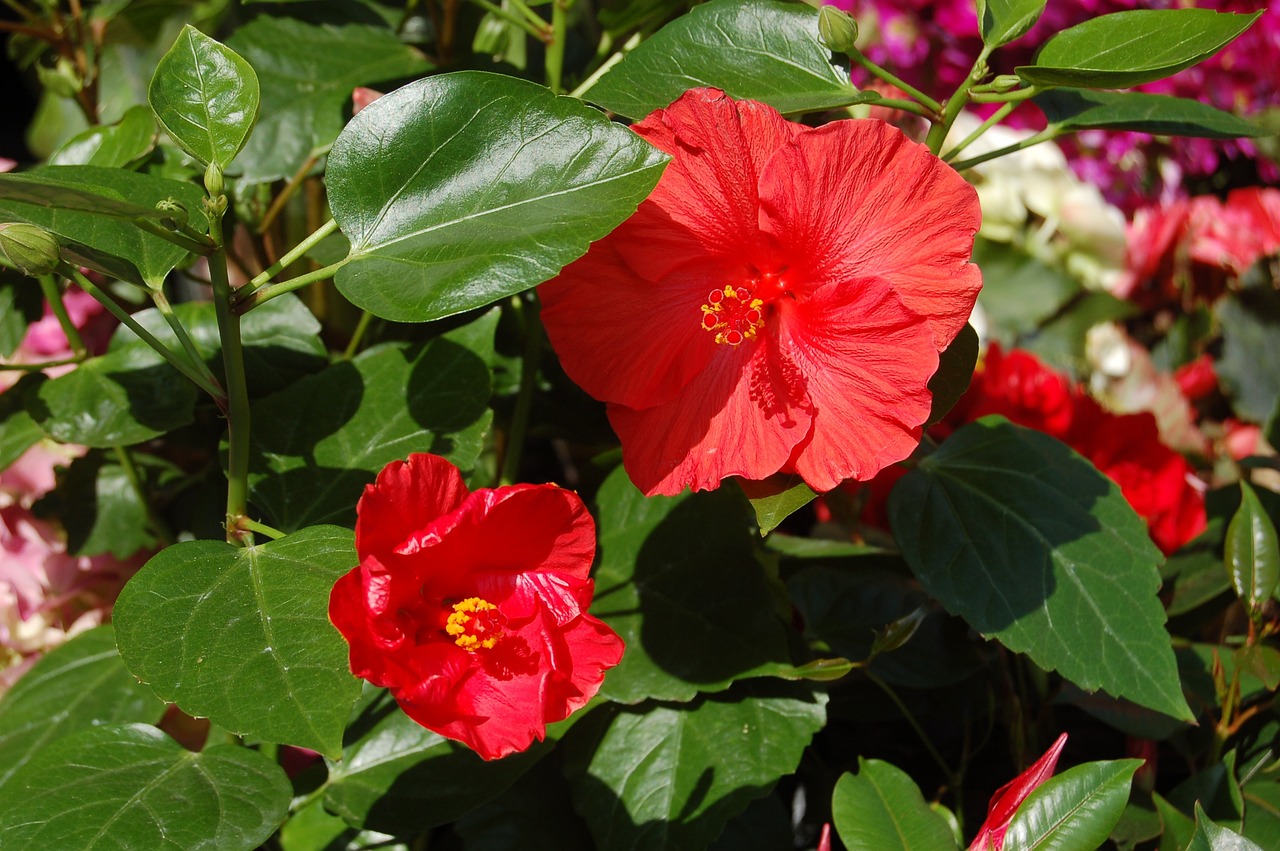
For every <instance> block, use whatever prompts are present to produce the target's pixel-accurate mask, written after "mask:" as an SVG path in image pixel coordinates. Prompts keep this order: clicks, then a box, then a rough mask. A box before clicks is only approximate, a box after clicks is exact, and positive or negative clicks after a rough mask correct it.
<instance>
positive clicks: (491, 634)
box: [444, 597, 506, 653]
mask: <svg viewBox="0 0 1280 851" xmlns="http://www.w3.org/2000/svg"><path fill="white" fill-rule="evenodd" d="M505 624H506V618H504V617H503V616H502V612H500V611H498V607H497V606H495V605H494V604H493V603H490V602H489V601H488V600H485V599H482V598H480V597H468V598H467V599H465V600H463V601H461V602H459V603H454V604H453V614H451V615H449V618H448V620H446V621H445V626H444V631H445V632H447V633H448V634H449V635H451V636H453V643H454V644H456V645H458V646H459V647H461V648H462V649H463V650H466V651H467V652H469V653H474V652H476V651H477V650H480V649H484V650H492V649H493V648H494V646H495V645H496V644H497V643H498V639H499V638H501V637H502V631H503V626H504V625H505Z"/></svg>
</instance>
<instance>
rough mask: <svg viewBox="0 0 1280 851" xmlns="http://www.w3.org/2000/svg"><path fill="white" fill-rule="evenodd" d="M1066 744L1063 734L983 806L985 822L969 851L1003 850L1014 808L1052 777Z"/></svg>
mask: <svg viewBox="0 0 1280 851" xmlns="http://www.w3.org/2000/svg"><path fill="white" fill-rule="evenodd" d="M1066 744H1067V734H1066V733H1063V734H1062V735H1061V736H1059V737H1058V740H1057V741H1056V742H1054V743H1053V745H1052V746H1050V748H1049V750H1047V751H1045V752H1044V756H1042V757H1040V758H1039V759H1038V760H1036V761H1035V763H1033V764H1032V766H1031V767H1030V768H1028V769H1027V770H1026V771H1024V772H1022V773H1021V774H1019V775H1018V776H1017V777H1015V778H1013V779H1012V780H1010V781H1009V782H1008V783H1006V784H1004V785H1003V786H1001V787H1000V788H999V789H997V790H996V793H995V794H994V795H992V796H991V803H990V804H989V805H988V806H987V820H986V821H984V822H983V823H982V827H980V828H978V835H977V836H975V837H974V838H973V842H972V843H970V845H969V851H1000V849H1001V848H1003V847H1004V834H1005V831H1007V830H1008V829H1009V822H1011V821H1013V816H1014V814H1015V813H1017V812H1018V807H1020V806H1022V802H1023V801H1025V800H1026V799H1027V796H1028V795H1030V794H1031V793H1032V792H1034V791H1035V790H1036V787H1037V786H1039V785H1040V784H1041V783H1043V782H1044V781H1046V780H1048V779H1049V778H1050V777H1052V776H1053V770H1054V768H1056V767H1057V765H1058V757H1059V756H1060V755H1061V754H1062V749H1063V747H1065V746H1066Z"/></svg>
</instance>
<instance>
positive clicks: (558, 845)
mask: <svg viewBox="0 0 1280 851" xmlns="http://www.w3.org/2000/svg"><path fill="white" fill-rule="evenodd" d="M454 830H456V831H457V833H458V834H459V835H460V836H461V837H462V838H463V839H464V840H466V848H467V851H510V849H512V848H519V849H520V851H594V849H595V844H594V843H593V842H592V841H591V833H590V832H589V831H588V830H587V825H586V823H585V822H584V821H583V820H582V819H580V818H578V817H577V815H576V814H575V813H574V812H573V804H572V802H571V800H570V798H569V784H568V783H567V782H566V780H565V778H564V775H563V774H561V772H560V768H559V765H558V763H557V761H556V760H550V759H544V760H542V761H541V762H539V763H538V764H537V765H535V766H534V767H533V768H532V769H530V770H529V771H527V772H526V773H525V774H524V775H523V776H521V777H520V779H519V780H517V781H516V782H515V783H514V784H513V785H512V787H511V788H510V789H508V790H507V791H506V792H504V793H503V794H501V795H499V796H497V797H495V798H494V799H493V800H491V801H489V802H488V803H486V804H484V805H483V806H481V807H479V808H478V809H475V810H472V811H471V812H470V813H468V814H467V815H465V816H463V817H462V818H461V819H459V820H458V823H457V824H456V825H454Z"/></svg>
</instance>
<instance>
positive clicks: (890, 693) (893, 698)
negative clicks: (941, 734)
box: [864, 670, 957, 785]
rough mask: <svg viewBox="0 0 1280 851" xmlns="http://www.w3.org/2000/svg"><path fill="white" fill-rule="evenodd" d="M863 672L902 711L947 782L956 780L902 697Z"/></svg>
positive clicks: (871, 674) (882, 681) (877, 678)
mask: <svg viewBox="0 0 1280 851" xmlns="http://www.w3.org/2000/svg"><path fill="white" fill-rule="evenodd" d="M864 673H865V674H866V675H867V679H869V680H871V682H873V683H875V684H876V685H877V686H879V687H880V690H881V691H883V692H884V693H885V694H886V695H888V696H889V699H890V700H891V701H893V705H894V706H896V707H898V711H899V712H901V713H902V717H903V718H905V719H906V720H907V723H908V724H909V725H911V729H912V730H915V732H916V735H917V736H919V737H920V741H921V742H922V743H923V744H924V749H925V750H926V751H928V752H929V756H931V757H933V761H934V762H936V763H937V764H938V767H939V768H941V769H942V773H943V774H944V775H946V777H947V782H948V783H951V784H953V785H954V784H955V783H956V782H957V774H956V772H955V771H953V770H952V769H951V766H949V765H947V761H946V760H945V759H943V758H942V754H940V753H938V751H937V749H936V748H934V746H933V742H931V741H930V740H929V734H928V733H926V732H925V731H924V728H922V727H921V726H920V722H919V721H917V720H916V718H915V716H914V715H912V714H911V710H910V709H908V708H907V705H906V704H905V703H903V702H902V698H900V697H898V693H897V692H895V691H894V690H893V688H891V687H890V686H889V684H888V683H886V682H885V681H884V680H882V679H880V678H879V677H877V676H876V675H875V674H873V673H871V672H870V671H869V670H868V671H864Z"/></svg>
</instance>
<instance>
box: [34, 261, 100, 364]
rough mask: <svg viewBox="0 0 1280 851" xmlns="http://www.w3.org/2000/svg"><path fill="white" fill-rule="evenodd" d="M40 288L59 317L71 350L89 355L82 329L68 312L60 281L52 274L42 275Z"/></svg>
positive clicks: (78, 355) (60, 325)
mask: <svg viewBox="0 0 1280 851" xmlns="http://www.w3.org/2000/svg"><path fill="white" fill-rule="evenodd" d="M40 289H41V290H42V291H43V292H44V300H45V301H47V302H48V303H49V309H50V310H52V311H53V315H54V316H56V317H57V318H58V326H59V327H61V328H62V333H63V334H65V335H66V337H67V344H68V345H69V346H71V351H72V352H74V353H75V354H76V356H77V357H80V358H85V357H87V356H88V355H89V350H88V349H86V348H85V347H84V340H83V339H81V337H80V329H78V328H76V324H75V323H74V322H72V321H71V315H70V314H68V313H67V305H66V303H64V302H63V300H62V290H61V289H59V288H58V282H57V281H55V280H54V279H53V276H52V275H41V276H40Z"/></svg>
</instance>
